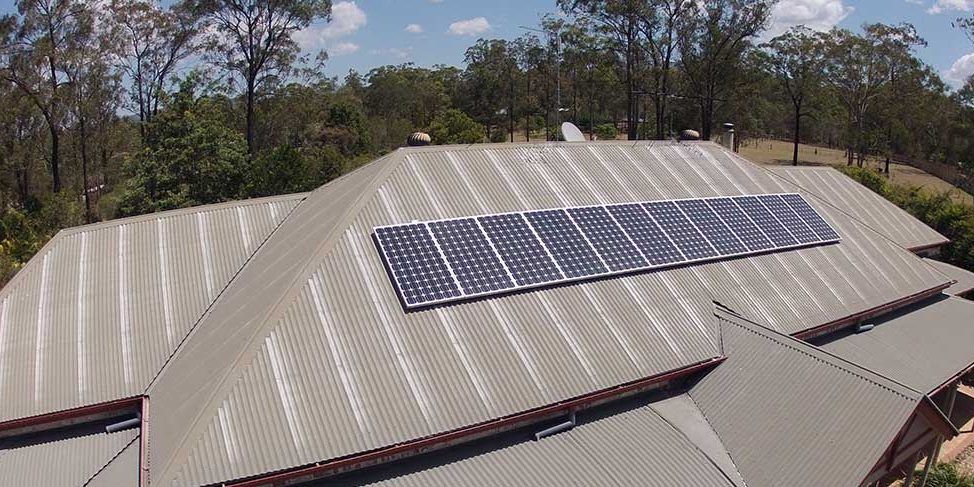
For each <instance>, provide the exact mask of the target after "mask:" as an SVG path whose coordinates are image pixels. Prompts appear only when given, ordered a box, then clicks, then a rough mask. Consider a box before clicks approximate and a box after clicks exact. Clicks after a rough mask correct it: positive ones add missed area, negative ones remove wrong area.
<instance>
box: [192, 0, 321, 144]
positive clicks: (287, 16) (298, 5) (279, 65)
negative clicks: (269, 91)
mask: <svg viewBox="0 0 974 487" xmlns="http://www.w3.org/2000/svg"><path fill="white" fill-rule="evenodd" d="M185 1H186V6H187V8H188V9H189V11H190V12H192V14H193V15H196V16H198V17H199V18H200V19H202V21H203V26H204V31H205V32H206V34H205V35H204V36H203V39H202V42H203V45H204V46H205V47H206V48H207V51H208V53H209V57H210V59H211V60H212V61H213V62H215V63H216V64H218V65H219V66H221V67H222V68H223V69H224V70H225V71H226V72H227V73H229V74H230V75H231V76H232V77H239V78H240V79H241V80H242V82H243V85H244V98H245V104H246V113H247V115H246V139H247V153H248V154H250V155H253V154H254V152H255V151H256V147H255V117H256V113H255V105H256V101H257V93H258V90H259V89H260V88H261V87H262V86H263V85H265V84H266V83H268V82H269V81H272V80H275V79H280V78H281V77H284V76H286V75H287V74H288V73H289V72H290V70H291V69H292V68H293V66H294V64H295V61H296V60H297V58H298V56H299V55H300V48H299V46H298V44H297V42H295V40H294V34H295V33H296V32H298V31H300V30H302V29H304V28H306V27H308V26H309V25H311V23H312V22H315V21H318V20H323V19H328V18H330V15H331V0H276V1H271V2H269V1H267V0H185ZM319 56H320V55H319Z"/></svg>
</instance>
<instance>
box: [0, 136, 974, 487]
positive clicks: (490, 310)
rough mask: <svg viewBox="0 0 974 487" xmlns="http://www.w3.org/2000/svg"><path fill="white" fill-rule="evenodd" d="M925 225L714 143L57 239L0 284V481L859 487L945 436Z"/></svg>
mask: <svg viewBox="0 0 974 487" xmlns="http://www.w3.org/2000/svg"><path fill="white" fill-rule="evenodd" d="M765 195H770V196H765ZM946 243H947V240H946V238H945V237H943V236H942V235H940V234H938V233H937V232H935V231H934V230H932V229H930V228H928V227H926V226H925V225H923V224H922V223H920V222H919V221H917V220H916V219H914V218H912V217H911V216H909V215H908V214H907V213H905V212H903V211H902V210H900V209H898V208H896V207H895V206H893V205H892V204H890V203H888V202H887V201H885V200H883V199H882V198H881V197H879V196H877V195H875V194H874V193H872V192H870V191H869V190H868V189H866V188H864V187H862V186H859V185H858V184H856V183H855V182H853V181H852V180H851V179H848V178H846V177H845V176H843V175H842V174H840V173H838V172H836V171H834V170H831V169H825V168H774V169H769V168H765V167H762V166H758V165H755V164H753V163H750V162H748V161H746V160H744V159H742V158H741V157H740V156H738V155H737V154H734V153H731V152H729V151H727V150H725V149H724V148H722V147H720V146H718V145H715V144H713V143H709V142H691V143H675V142H673V143H669V142H665V143H664V142H635V143H634V142H621V141H618V142H617V141H607V142H576V143H543V144H490V145H470V146H439V147H434V146H430V147H412V148H406V149H400V150H398V151H396V152H393V153H392V154H389V155H388V156H386V157H383V158H381V159H378V160H376V161H374V162H372V163H371V164H368V165H365V166H363V167H362V168H360V169H358V170H356V171H354V172H352V173H350V174H347V175H345V176H343V177H341V178H339V179H337V180H334V181H332V182H330V183H328V184H327V185H325V186H323V187H321V188H319V189H317V190H316V191H314V192H311V193H308V194H298V195H289V196H281V197H276V198H267V199H259V200H251V201H240V202H234V203H227V204H220V205H211V206H203V207H197V208H189V209H184V210H178V211H172V212H164V213H158V214H153V215H144V216H140V217H135V218H129V219H122V220H115V221H110V222H106V223H100V224H95V225H90V226H85V227H78V228H72V229H68V230H65V231H62V232H61V233H59V234H58V235H57V236H56V237H54V239H52V240H51V242H50V243H48V244H47V246H45V247H44V249H42V250H41V251H40V252H39V253H38V254H37V255H36V256H35V257H34V258H33V259H32V260H31V261H30V263H29V264H28V265H27V266H26V267H25V268H24V269H23V270H22V271H21V272H20V273H19V274H18V275H17V276H16V277H15V278H14V280H13V281H12V282H11V283H9V284H8V285H7V286H6V288H4V289H3V290H2V291H0V485H51V486H54V485H90V486H101V485H106V486H107V485H112V486H114V485H143V486H156V485H158V486H163V485H165V486H167V487H168V486H195V485H246V486H258V485H260V486H264V485H298V484H301V485H305V484H306V485H322V486H323V485H329V486H332V485H366V484H369V485H371V484H378V485H386V486H400V485H402V486H414V485H415V486H426V485H444V486H452V485H464V486H480V485H482V486H488V485H532V486H536V485H541V486H544V485H551V486H561V485H664V486H677V485H680V486H683V485H685V486H701V485H715V486H744V485H747V486H751V487H754V486H785V485H787V486H804V485H809V486H811V485H815V486H821V485H869V484H872V483H875V482H877V481H879V480H882V479H883V478H884V477H886V476H888V475H889V474H891V473H895V472H898V471H900V470H902V469H904V468H910V467H912V465H913V464H914V463H915V462H916V460H917V458H918V455H920V454H926V453H929V452H930V451H932V449H933V448H935V447H936V445H938V444H939V442H940V441H942V440H943V439H946V438H950V437H953V436H954V435H956V434H957V433H958V431H957V425H955V424H952V423H951V421H950V420H949V419H948V418H949V417H950V413H951V408H952V402H953V398H954V397H955V394H956V387H957V385H958V383H959V382H960V381H962V380H964V379H965V377H966V376H967V375H968V374H969V372H970V370H971V368H972V363H974V347H971V346H970V345H971V344H972V343H974V323H972V322H971V319H970V317H971V316H972V315H974V303H971V302H969V301H967V300H964V299H961V298H959V297H956V296H952V295H950V294H961V293H964V292H968V291H970V289H971V288H974V280H970V277H971V275H970V274H969V273H967V272H966V271H963V270H961V269H956V268H948V267H945V266H944V265H942V264H941V263H938V262H936V261H934V260H931V259H932V258H933V257H935V256H936V251H937V249H938V248H939V247H940V246H942V245H944V244H946ZM921 255H922V256H921ZM965 283H966V284H965ZM948 293H950V294H948ZM863 325H872V326H863ZM106 428H107V430H108V431H110V432H106Z"/></svg>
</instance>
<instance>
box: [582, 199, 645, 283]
mask: <svg viewBox="0 0 974 487" xmlns="http://www.w3.org/2000/svg"><path fill="white" fill-rule="evenodd" d="M567 211H568V214H569V215H571V217H572V220H574V221H575V225H576V226H578V228H579V229H580V230H581V231H582V233H584V234H585V236H586V237H587V238H588V241H589V242H590V243H591V244H592V246H593V247H595V251H596V252H598V253H599V255H600V256H601V257H602V261H603V262H605V265H607V266H608V267H609V270H612V271H624V270H629V269H638V268H641V267H646V265H647V264H646V259H644V258H643V256H642V255H641V254H640V253H639V249H637V248H636V247H635V245H633V243H632V242H631V241H629V238H627V237H626V234H625V233H624V232H623V231H622V229H621V228H619V225H616V223H615V221H613V220H612V216H611V215H609V212H608V211H607V210H606V209H605V207H604V206H588V207H583V208H569V209H568V210H567Z"/></svg>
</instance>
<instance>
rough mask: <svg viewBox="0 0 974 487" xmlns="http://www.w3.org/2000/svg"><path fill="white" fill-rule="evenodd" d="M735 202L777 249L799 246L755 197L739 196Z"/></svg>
mask: <svg viewBox="0 0 974 487" xmlns="http://www.w3.org/2000/svg"><path fill="white" fill-rule="evenodd" d="M733 200H734V202H735V203H737V205H738V206H740V207H741V209H742V210H744V213H745V214H746V215H747V216H748V218H750V219H751V221H753V222H754V224H755V225H757V226H758V228H760V229H761V231H762V232H764V234H765V235H767V236H768V238H769V239H771V242H772V243H773V244H774V245H775V247H792V246H795V245H798V241H797V240H795V237H792V236H791V234H790V233H788V230H787V229H786V228H785V227H784V225H782V224H781V223H780V222H778V220H777V219H776V218H775V217H774V215H772V214H771V212H770V211H768V209H767V208H765V207H764V205H762V204H761V202H760V201H758V199H757V198H755V197H754V196H738V197H736V198H733Z"/></svg>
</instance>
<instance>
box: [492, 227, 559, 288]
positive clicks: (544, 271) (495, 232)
mask: <svg viewBox="0 0 974 487" xmlns="http://www.w3.org/2000/svg"><path fill="white" fill-rule="evenodd" d="M477 221H479V222H480V225H481V227H483V229H484V233H486V234H487V237H488V238H490V241H491V242H493V244H494V248H495V249H497V253H498V254H499V255H500V257H501V259H503V260H504V263H505V264H507V268H508V269H510V271H511V275H513V276H514V280H515V281H517V284H518V285H519V286H531V285H534V284H540V283H544V282H553V281H557V280H560V279H562V277H563V276H562V274H561V272H560V271H559V270H558V266H556V265H555V262H554V261H553V260H551V257H550V256H549V255H548V253H547V252H545V249H544V247H543V246H542V245H541V242H539V241H538V239H537V238H536V237H535V236H534V232H532V231H531V228H530V227H528V224H527V222H525V221H524V217H523V216H521V215H520V214H517V213H509V214H505V215H492V216H481V217H478V218H477Z"/></svg>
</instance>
